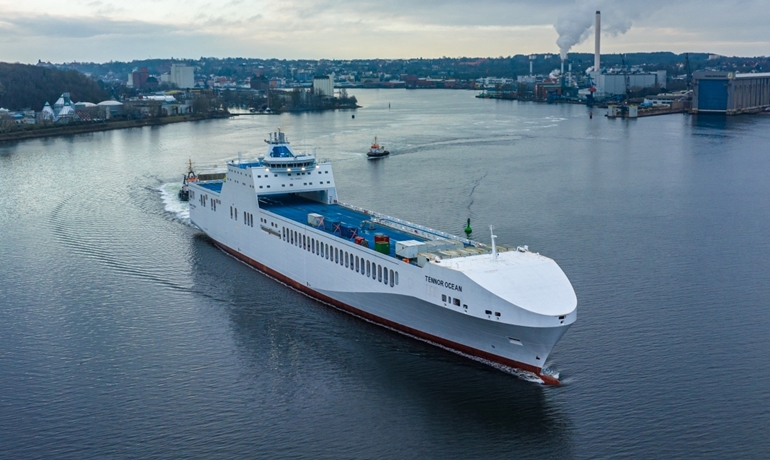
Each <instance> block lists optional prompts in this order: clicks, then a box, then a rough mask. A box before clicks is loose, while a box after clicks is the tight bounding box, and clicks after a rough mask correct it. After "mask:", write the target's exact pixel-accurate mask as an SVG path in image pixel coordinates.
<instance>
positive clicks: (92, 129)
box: [0, 105, 360, 144]
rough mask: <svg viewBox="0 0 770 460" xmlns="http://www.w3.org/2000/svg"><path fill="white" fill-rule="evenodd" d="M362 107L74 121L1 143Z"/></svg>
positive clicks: (1, 138) (2, 136)
mask: <svg viewBox="0 0 770 460" xmlns="http://www.w3.org/2000/svg"><path fill="white" fill-rule="evenodd" d="M357 108H360V106H359V105H355V106H343V107H333V108H307V109H299V110H296V109H295V110H285V111H275V112H272V113H265V112H254V113H239V112H235V113H230V112H228V113H213V114H208V115H172V116H166V117H161V118H139V119H136V120H119V121H102V122H91V123H73V124H66V125H47V126H45V127H39V125H33V126H35V127H34V128H31V129H19V130H14V131H10V132H7V133H0V144H1V143H5V142H15V141H24V140H29V139H40V138H44V137H54V136H67V135H73V134H87V133H96V132H101V131H111V130H114V129H128V128H141V127H144V126H163V125H168V124H172V123H182V122H187V121H201V120H213V119H218V118H231V117H237V116H242V115H279V114H281V113H302V112H323V111H327V110H350V109H353V110H355V109H357Z"/></svg>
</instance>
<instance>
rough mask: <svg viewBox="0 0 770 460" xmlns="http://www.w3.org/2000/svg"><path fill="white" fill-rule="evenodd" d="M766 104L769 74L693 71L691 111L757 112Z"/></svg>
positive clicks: (769, 97) (768, 103)
mask: <svg viewBox="0 0 770 460" xmlns="http://www.w3.org/2000/svg"><path fill="white" fill-rule="evenodd" d="M768 107H770V73H743V74H741V73H733V72H716V71H704V70H701V71H697V72H695V73H693V98H692V113H722V114H726V115H736V114H739V113H753V112H760V111H762V110H765V109H767V108H768Z"/></svg>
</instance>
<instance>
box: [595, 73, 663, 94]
mask: <svg viewBox="0 0 770 460" xmlns="http://www.w3.org/2000/svg"><path fill="white" fill-rule="evenodd" d="M591 78H592V79H593V81H594V84H595V85H596V89H597V92H598V93H599V94H601V95H604V96H617V95H622V94H626V91H627V90H631V91H634V90H638V89H642V88H665V87H666V71H665V70H658V71H656V72H642V71H633V70H632V71H624V70H622V69H621V70H620V71H616V72H614V73H612V72H592V75H591Z"/></svg>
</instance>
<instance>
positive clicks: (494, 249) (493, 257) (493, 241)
mask: <svg viewBox="0 0 770 460" xmlns="http://www.w3.org/2000/svg"><path fill="white" fill-rule="evenodd" d="M489 233H490V234H491V235H492V260H497V246H496V245H495V238H497V235H495V231H494V230H493V229H492V226H491V225H490V226H489Z"/></svg>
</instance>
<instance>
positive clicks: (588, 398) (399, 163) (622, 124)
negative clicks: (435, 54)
mask: <svg viewBox="0 0 770 460" xmlns="http://www.w3.org/2000/svg"><path fill="white" fill-rule="evenodd" d="M354 93H355V95H356V96H357V97H358V98H359V100H360V103H361V105H363V108H362V109H359V110H357V111H356V112H335V113H323V114H302V115H280V116H243V117H238V118H235V119H231V120H215V121H205V122H198V123H184V124H178V125H173V126H166V127H159V128H139V129H131V130H122V131H112V132H105V133H96V134H89V135H80V136H74V137H64V138H56V139H43V140H34V141H28V142H23V143H18V144H13V145H4V146H0V193H1V194H2V195H1V196H2V204H1V205H0V262H1V263H2V268H0V457H3V458H13V459H18V458H93V457H102V458H145V457H148V458H149V457H166V458H181V457H198V458H244V457H253V458H312V459H317V458H332V459H341V458H351V459H358V458H441V459H444V458H485V459H486V458H490V459H491V458H543V457H546V456H547V457H551V458H749V459H750V458H766V457H767V455H768V452H770V437H768V436H767V428H768V427H770V353H768V347H767V337H768V325H769V324H770V313H768V311H770V283H768V279H769V278H770V262H768V261H770V238H768V236H770V231H769V230H768V228H770V199H769V198H770V180H768V174H769V173H770V147H769V146H770V117H765V116H757V117H738V118H730V119H724V118H703V117H700V118H695V117H690V116H684V115H669V116H663V117H653V118H647V119H640V120H630V121H621V120H608V119H606V118H604V117H602V116H594V117H593V119H589V117H588V114H587V110H586V108H585V107H582V106H554V105H535V104H528V103H521V104H519V103H515V102H503V101H501V102H495V101H488V100H477V99H474V97H473V94H472V93H470V92H461V91H438V90H437V91H411V92H407V91H404V90H381V91H377V90H356V91H354ZM388 104H390V108H388ZM352 113H355V118H352V117H351V114H352ZM595 115H596V114H595ZM279 126H280V127H281V128H283V129H284V130H285V131H286V132H287V133H288V135H289V137H290V139H291V140H292V141H293V143H294V144H295V146H299V147H300V148H307V149H311V148H313V147H317V149H318V150H317V154H318V156H319V157H321V158H329V159H331V160H333V161H334V162H335V174H336V179H337V183H338V187H339V193H340V196H341V198H342V199H343V200H344V201H346V202H348V203H351V204H356V205H361V206H364V207H367V208H370V209H375V210H378V211H381V212H385V213H387V214H391V215H394V216H397V217H401V218H405V219H408V220H412V221H417V222H420V223H424V224H427V225H430V226H432V227H435V228H438V229H441V230H444V231H448V232H452V233H455V234H460V233H462V229H463V228H464V225H465V219H466V218H467V217H471V219H472V221H473V224H474V228H475V229H476V236H477V238H478V239H479V240H482V241H487V240H488V236H487V233H488V232H487V231H486V230H485V228H486V227H487V226H488V225H489V224H494V225H495V233H496V234H497V235H498V236H499V241H500V242H504V243H510V244H514V245H518V244H528V245H529V247H530V248H531V249H532V250H534V251H539V252H541V253H543V254H546V255H548V256H550V257H552V258H554V259H555V260H556V261H557V262H558V263H559V264H560V265H561V267H562V268H563V270H564V271H565V272H566V273H567V275H568V276H569V278H570V280H571V281H572V284H573V285H574V288H575V291H576V293H577V296H578V311H579V313H578V321H577V323H576V324H575V325H574V326H573V327H572V328H571V329H570V330H569V331H568V332H567V334H566V336H565V337H564V338H563V339H562V340H561V342H559V344H558V345H557V346H556V348H555V350H554V352H553V354H552V356H551V358H550V360H549V365H550V366H551V367H553V368H554V369H556V370H557V371H559V372H560V373H561V376H562V379H563V381H564V383H565V384H564V386H562V387H560V388H546V387H541V386H538V385H535V384H532V383H528V382H525V381H522V380H519V379H517V378H515V377H513V376H511V375H508V374H504V373H501V372H500V371H497V370H495V369H492V368H489V367H487V366H484V365H482V364H479V363H476V362H473V361H470V360H467V359H465V358H462V357H459V356H456V355H454V354H452V353H449V352H446V351H443V350H440V349H437V348H434V347H431V346H429V345H427V344H423V343H421V342H418V341H414V340H411V339H408V338H404V337H402V336H400V335H398V334H395V333H392V332H390V331H387V330H384V329H381V328H379V327H376V326H372V325H370V324H368V323H365V322H362V321H360V320H357V319H355V318H352V317H350V316H348V315H346V314H343V313H340V312H337V311H335V310H332V309H330V308H328V307H326V306H324V305H321V304H318V303H316V302H314V301H312V300H310V299H308V298H306V297H304V296H303V295H300V294H298V293H296V292H294V291H292V290H290V289H288V288H286V287H285V286H283V285H280V284H278V283H276V282H274V281H272V280H270V279H268V278H266V277H264V276H262V275H261V274H259V273H258V272H255V271H253V270H252V269H250V268H248V267H247V266H245V265H243V264H241V263H239V262H237V261H236V260H234V259H232V258H231V257H228V256H227V255H225V254H224V253H222V252H220V251H218V250H217V249H215V248H214V247H212V245H211V244H210V243H209V242H208V241H207V240H206V239H205V238H202V237H201V236H200V235H199V233H198V232H197V231H196V230H195V229H194V228H192V227H191V226H190V225H189V224H188V223H187V221H186V219H185V214H184V210H183V208H182V207H181V206H179V204H178V203H174V202H173V200H172V199H170V198H169V194H170V195H171V198H173V194H174V193H175V190H176V189H177V188H178V182H179V180H180V179H181V176H182V173H183V172H184V170H185V163H186V161H187V159H188V158H192V159H193V161H194V162H195V163H196V164H197V165H198V166H199V168H204V167H213V166H214V165H218V166H222V165H224V162H225V160H226V159H230V158H233V157H235V156H237V154H238V152H243V154H244V155H247V156H248V155H250V154H261V153H262V151H263V148H264V143H263V142H262V139H264V138H265V137H266V133H267V132H268V131H271V130H274V129H275V128H277V127H279ZM375 135H377V136H378V137H379V139H380V141H381V142H382V143H384V144H385V145H386V147H387V148H388V149H390V150H391V151H392V152H393V154H392V155H391V156H390V157H389V158H386V159H384V160H380V161H377V162H371V161H367V160H366V159H365V157H364V156H363V152H365V151H366V149H367V148H368V145H369V143H371V141H372V139H373V137H374V136H375ZM164 200H165V201H164Z"/></svg>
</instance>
